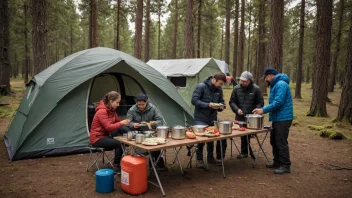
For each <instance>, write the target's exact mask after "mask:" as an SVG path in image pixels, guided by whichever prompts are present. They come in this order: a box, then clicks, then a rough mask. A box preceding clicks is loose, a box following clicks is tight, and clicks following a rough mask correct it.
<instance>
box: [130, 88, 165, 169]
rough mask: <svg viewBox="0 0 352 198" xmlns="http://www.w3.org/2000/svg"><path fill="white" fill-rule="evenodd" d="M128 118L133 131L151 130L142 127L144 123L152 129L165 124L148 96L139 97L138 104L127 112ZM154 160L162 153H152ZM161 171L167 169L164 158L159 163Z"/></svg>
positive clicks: (141, 95) (140, 95)
mask: <svg viewBox="0 0 352 198" xmlns="http://www.w3.org/2000/svg"><path fill="white" fill-rule="evenodd" d="M127 118H128V119H129V120H130V121H131V122H130V124H129V127H130V128H131V130H138V131H146V130H149V128H148V127H146V126H143V127H142V126H141V123H142V122H146V123H149V124H150V126H151V127H152V128H156V127H157V126H160V125H162V124H163V118H162V116H161V115H160V113H159V111H158V109H157V108H156V107H155V106H154V105H153V104H151V103H150V102H148V96H147V95H146V94H143V93H141V94H138V95H137V104H135V105H133V106H132V107H131V108H130V109H129V110H128V112H127ZM142 124H143V123H142ZM151 155H152V157H153V158H154V160H155V159H156V158H157V157H158V156H159V155H160V151H153V152H151ZM157 167H158V168H159V169H167V168H166V166H165V162H164V160H163V158H160V160H159V161H158V163H157Z"/></svg>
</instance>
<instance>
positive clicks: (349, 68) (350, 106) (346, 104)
mask: <svg viewBox="0 0 352 198" xmlns="http://www.w3.org/2000/svg"><path fill="white" fill-rule="evenodd" d="M350 18H351V19H350V20H352V15H351V17H350ZM351 90H352V24H350V31H349V39H348V50H347V60H346V65H345V77H344V83H343V86H342V93H341V100H340V105H339V112H338V114H337V120H338V121H342V120H345V119H346V120H347V121H348V122H349V123H350V124H352V100H351V98H352V91H351Z"/></svg>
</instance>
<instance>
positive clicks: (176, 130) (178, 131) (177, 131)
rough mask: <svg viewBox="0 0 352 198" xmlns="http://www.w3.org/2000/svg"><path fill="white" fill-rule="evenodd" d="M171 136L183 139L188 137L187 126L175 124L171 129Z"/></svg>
mask: <svg viewBox="0 0 352 198" xmlns="http://www.w3.org/2000/svg"><path fill="white" fill-rule="evenodd" d="M171 138H172V139H176V140H182V139H185V138H186V128H185V127H183V126H174V127H172V131H171Z"/></svg>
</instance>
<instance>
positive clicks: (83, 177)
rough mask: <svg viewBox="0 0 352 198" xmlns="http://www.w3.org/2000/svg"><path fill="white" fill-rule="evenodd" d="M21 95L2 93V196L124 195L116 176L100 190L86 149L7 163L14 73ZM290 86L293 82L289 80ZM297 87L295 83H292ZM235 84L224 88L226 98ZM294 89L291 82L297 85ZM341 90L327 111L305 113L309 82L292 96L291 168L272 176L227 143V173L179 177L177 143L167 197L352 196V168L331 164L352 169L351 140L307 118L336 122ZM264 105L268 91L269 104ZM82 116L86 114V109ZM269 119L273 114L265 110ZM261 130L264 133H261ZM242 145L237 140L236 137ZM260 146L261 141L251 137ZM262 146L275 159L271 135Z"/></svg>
mask: <svg viewBox="0 0 352 198" xmlns="http://www.w3.org/2000/svg"><path fill="white" fill-rule="evenodd" d="M11 84H12V88H13V90H15V93H16V97H3V98H1V100H2V101H0V102H4V101H5V102H7V103H10V105H9V106H4V107H0V142H1V143H0V197H127V196H129V195H127V194H126V193H124V192H123V191H122V190H121V189H120V185H119V184H120V183H119V178H116V180H115V191H114V192H112V193H109V194H104V195H103V194H99V193H96V192H95V177H94V171H89V172H86V166H87V162H88V157H89V154H78V155H69V156H61V157H43V158H37V159H29V160H20V161H14V162H11V163H9V160H8V155H7V151H6V149H5V145H4V143H3V137H4V134H5V132H6V130H7V127H8V124H9V123H10V121H11V117H12V116H11V115H12V114H13V112H14V111H15V110H16V109H17V107H18V104H19V102H20V100H21V98H22V96H23V91H24V89H25V88H24V85H23V83H22V81H20V80H12V82H11ZM291 86H292V85H291ZM292 87H293V88H294V86H292ZM231 91H232V90H231V89H225V91H224V93H225V96H226V97H225V99H226V102H228V100H229V97H230V94H231ZM292 92H293V93H294V89H292ZM340 95H341V89H336V90H335V92H333V93H329V98H330V99H331V101H332V103H329V104H327V111H328V114H329V115H330V117H329V118H315V117H307V116H305V114H306V113H307V112H308V110H309V107H310V102H311V89H310V85H307V84H304V85H303V87H302V97H303V99H300V100H294V114H295V120H294V126H292V127H291V129H290V134H289V146H290V155H291V161H292V166H291V171H292V172H291V173H290V174H284V175H275V174H274V173H273V172H272V169H267V168H266V167H265V162H266V160H265V158H264V156H263V154H260V156H259V159H258V161H257V166H256V167H255V168H253V167H252V163H251V162H252V161H251V159H250V158H245V159H236V155H237V151H236V149H235V147H233V156H232V157H231V156H230V142H229V141H228V147H227V152H226V157H225V171H226V178H223V177H222V169H221V167H220V166H216V165H210V169H209V170H208V171H205V170H204V169H200V168H195V167H193V168H192V169H185V170H186V171H187V174H186V175H185V176H182V175H181V173H180V170H179V167H178V165H177V164H171V163H172V159H173V157H174V155H173V152H172V150H170V151H168V152H167V164H168V165H167V166H168V167H169V170H168V171H167V172H161V173H160V174H159V176H160V180H161V181H162V184H163V187H164V190H165V192H166V196H167V197H351V194H352V170H346V169H342V170H333V168H336V167H333V166H331V164H332V165H336V166H340V167H345V168H352V154H351V153H352V141H351V140H349V139H344V140H332V139H328V138H322V137H319V136H318V135H316V133H317V132H316V131H313V130H310V129H309V128H308V125H323V124H331V125H334V123H333V122H332V120H333V119H334V118H335V117H336V115H337V111H338V104H339V102H340ZM265 104H267V98H266V103H265ZM82 116H84V115H82ZM219 118H220V119H222V120H233V113H232V112H231V110H230V109H229V108H228V109H226V110H225V111H224V112H222V113H220V115H219ZM265 120H266V124H270V123H269V122H267V120H268V116H265ZM334 128H335V129H338V130H340V131H342V132H343V133H344V134H345V135H346V136H347V137H352V127H351V125H348V124H336V125H334ZM263 137H264V136H263V135H260V138H261V139H262V138H263ZM235 141H236V144H237V145H238V146H239V145H240V141H239V140H238V139H236V140H235ZM252 142H253V145H254V148H255V150H258V147H257V146H258V145H257V144H255V143H254V139H252ZM264 150H265V151H266V154H267V155H268V156H269V158H270V159H271V158H272V153H271V146H270V143H269V137H268V138H267V139H266V141H265V143H264ZM188 160H189V157H188V156H186V149H183V150H181V153H180V161H181V163H182V164H183V165H184V166H186V163H187V162H188ZM160 196H161V192H160V190H159V189H158V188H157V187H155V186H153V185H150V184H149V186H148V191H147V192H146V193H144V194H142V195H140V197H160Z"/></svg>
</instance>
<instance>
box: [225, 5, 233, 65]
mask: <svg viewBox="0 0 352 198" xmlns="http://www.w3.org/2000/svg"><path fill="white" fill-rule="evenodd" d="M231 8H232V6H231V5H230V0H226V30H225V62H226V63H227V64H229V63H230V17H231Z"/></svg>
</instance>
